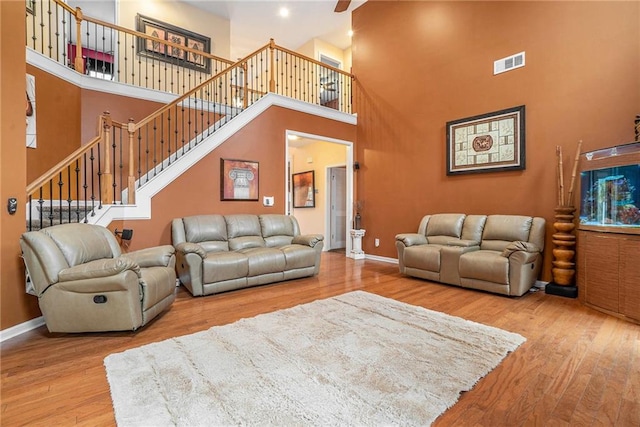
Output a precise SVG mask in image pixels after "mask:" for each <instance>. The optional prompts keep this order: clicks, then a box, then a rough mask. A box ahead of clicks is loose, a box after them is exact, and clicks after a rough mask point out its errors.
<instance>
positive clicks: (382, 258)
mask: <svg viewBox="0 0 640 427" xmlns="http://www.w3.org/2000/svg"><path fill="white" fill-rule="evenodd" d="M366 259H369V260H371V261H381V262H388V263H390V264H398V259H397V258H389V257H386V256H378V255H368V254H367V255H366Z"/></svg>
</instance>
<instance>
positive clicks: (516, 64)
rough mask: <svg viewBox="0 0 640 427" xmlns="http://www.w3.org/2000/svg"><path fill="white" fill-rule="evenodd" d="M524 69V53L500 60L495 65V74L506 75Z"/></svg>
mask: <svg viewBox="0 0 640 427" xmlns="http://www.w3.org/2000/svg"><path fill="white" fill-rule="evenodd" d="M520 67H524V52H520V53H516V54H515V55H511V56H507V57H506V58H502V59H498V60H497V61H495V62H494V63H493V74H494V75H496V74H500V73H504V72H505V71H511V70H513V69H515V68H520Z"/></svg>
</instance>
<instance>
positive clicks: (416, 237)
mask: <svg viewBox="0 0 640 427" xmlns="http://www.w3.org/2000/svg"><path fill="white" fill-rule="evenodd" d="M396 241H397V242H402V243H404V245H405V246H415V245H426V244H427V243H429V242H428V241H427V237H426V236H425V235H424V234H418V233H404V234H397V235H396Z"/></svg>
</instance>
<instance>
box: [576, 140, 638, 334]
mask: <svg viewBox="0 0 640 427" xmlns="http://www.w3.org/2000/svg"><path fill="white" fill-rule="evenodd" d="M579 215H580V223H579V225H578V247H577V260H576V261H577V267H578V278H577V284H578V290H579V291H578V294H579V297H580V300H581V301H582V302H583V303H584V304H585V305H587V306H589V307H592V308H595V309H597V310H600V311H603V312H606V313H609V314H612V315H614V316H618V317H621V318H624V319H627V320H630V321H633V322H636V323H640V142H635V143H630V144H626V145H620V146H616V147H611V148H606V149H602V150H597V151H593V152H590V153H585V154H582V155H581V158H580V214H579Z"/></svg>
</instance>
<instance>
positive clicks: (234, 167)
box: [220, 159, 260, 201]
mask: <svg viewBox="0 0 640 427" xmlns="http://www.w3.org/2000/svg"><path fill="white" fill-rule="evenodd" d="M258 166H259V165H258V162H252V161H249V160H233V159H220V200H222V201H232V200H245V201H246V200H248V201H257V200H258V188H259V186H258V184H259V179H260V176H259V174H258V172H259V171H258Z"/></svg>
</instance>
